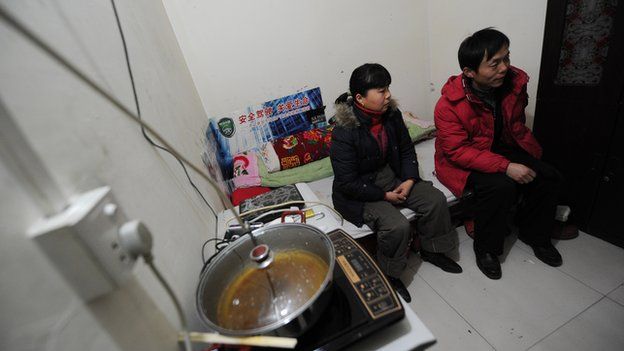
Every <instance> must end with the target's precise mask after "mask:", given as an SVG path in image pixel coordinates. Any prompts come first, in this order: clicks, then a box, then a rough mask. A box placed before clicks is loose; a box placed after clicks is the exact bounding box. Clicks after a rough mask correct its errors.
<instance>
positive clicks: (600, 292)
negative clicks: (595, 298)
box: [555, 267, 619, 297]
mask: <svg viewBox="0 0 624 351" xmlns="http://www.w3.org/2000/svg"><path fill="white" fill-rule="evenodd" d="M555 269H556V270H558V271H559V272H561V273H563V274H565V275H567V276H568V277H570V278H572V279H574V280H576V281H577V282H579V283H581V284H583V285H585V286H586V287H588V288H590V289H591V290H593V291H595V292H597V293H598V294H600V295H602V296H603V297H604V296H607V294H605V293H603V292H602V291H600V290H598V289H596V288H594V287H592V286H591V285H589V284H588V283H585V282H584V281H582V280H581V279H579V278H577V277H575V276H573V275H572V274H570V273H568V272H566V271H564V270H562V269H561V268H560V267H555ZM618 287H619V285H618ZM616 289H617V288H616ZM612 291H613V290H612Z"/></svg>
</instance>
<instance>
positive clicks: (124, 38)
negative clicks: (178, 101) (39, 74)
mask: <svg viewBox="0 0 624 351" xmlns="http://www.w3.org/2000/svg"><path fill="white" fill-rule="evenodd" d="M111 5H112V7H113V12H114V13H115V20H116V21H117V28H119V35H120V36H121V43H122V44H123V49H124V54H125V58H126V66H127V67H128V73H129V75H130V83H131V84H132V93H133V94H134V104H135V105H136V110H137V116H138V117H139V119H141V108H140V105H139V97H138V94H137V92H136V87H135V84H134V75H133V74H132V66H131V65H130V55H129V54H128V47H127V45H126V37H125V35H124V32H123V29H122V27H121V21H120V20H119V14H118V13H117V6H116V5H115V0H111ZM141 132H142V133H143V136H144V137H145V139H146V140H147V141H148V142H149V143H150V144H151V145H152V146H154V147H155V148H158V149H160V150H163V151H165V152H167V153H168V154H170V155H171V156H173V157H174V158H175V159H176V161H178V163H180V166H182V169H183V170H184V174H186V178H187V179H188V181H189V183H190V184H191V186H192V187H193V189H195V191H196V192H197V194H199V196H200V197H201V199H202V200H203V201H204V203H205V204H206V206H208V208H210V210H211V211H212V213H213V214H214V216H215V240H216V238H217V233H218V231H219V219H218V218H219V216H218V215H217V212H216V211H215V210H214V208H213V207H212V206H211V205H210V203H208V201H207V200H206V198H205V197H204V194H202V192H201V191H199V188H197V186H196V185H195V183H194V182H193V180H192V179H191V176H190V175H189V174H188V171H187V170H186V166H185V165H184V163H183V162H182V160H180V159H179V158H178V157H176V156H175V155H174V154H173V153H171V151H169V149H167V148H166V147H163V146H161V145H158V144H157V143H156V142H154V141H153V140H152V139H151V138H150V137H149V135H147V133H146V131H145V127H143V126H141ZM203 255H204V250H203V246H202V259H203Z"/></svg>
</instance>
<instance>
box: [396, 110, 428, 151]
mask: <svg viewBox="0 0 624 351" xmlns="http://www.w3.org/2000/svg"><path fill="white" fill-rule="evenodd" d="M403 121H404V122H405V126H406V127H407V131H408V132H409V136H410V139H412V143H414V144H416V143H418V142H420V141H423V140H427V139H432V138H434V137H435V136H436V128H435V124H434V123H433V121H426V120H423V119H420V118H418V117H416V116H415V115H414V114H412V113H411V112H403Z"/></svg>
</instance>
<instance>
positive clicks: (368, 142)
mask: <svg viewBox="0 0 624 351" xmlns="http://www.w3.org/2000/svg"><path fill="white" fill-rule="evenodd" d="M390 82H391V77H390V73H389V72H388V71H387V70H386V69H385V68H384V67H383V66H381V65H379V64H374V63H372V64H371V63H369V64H365V65H362V66H360V67H358V68H356V69H355V70H354V71H353V73H352V74H351V79H350V81H349V89H350V92H349V93H345V94H343V95H341V96H340V97H339V98H338V99H337V100H336V117H335V122H336V126H335V128H334V130H333V132H332V143H331V149H330V158H331V162H332V167H333V169H334V184H333V191H332V193H333V194H332V199H333V202H334V207H335V208H336V210H337V211H338V212H340V213H341V214H342V215H343V216H344V217H345V219H346V220H348V221H350V222H352V223H353V224H355V225H356V226H358V227H361V226H362V225H363V224H366V225H368V226H369V227H370V228H371V229H372V230H373V231H375V232H376V234H377V243H378V245H377V260H378V263H379V265H380V268H381V269H382V271H383V272H384V273H385V274H386V275H387V276H388V278H389V281H390V282H391V283H392V284H393V286H394V287H395V289H396V290H397V292H399V294H401V296H403V298H404V299H405V300H406V301H408V302H409V300H410V299H411V298H410V296H409V293H408V292H407V289H406V288H405V285H403V283H402V282H401V280H400V279H399V276H400V275H401V273H402V272H403V270H404V269H405V267H406V265H407V251H408V243H409V241H410V224H409V222H408V220H407V219H406V218H405V216H403V215H402V214H401V212H400V211H399V209H398V207H408V208H410V209H411V210H413V211H414V212H416V216H417V229H418V232H419V234H420V239H421V250H420V256H421V258H422V259H423V260H424V261H428V262H431V263H433V264H434V265H436V266H438V267H440V268H442V269H443V270H445V271H447V272H452V273H460V272H461V271H462V269H461V267H460V266H459V265H458V264H457V263H455V262H454V261H453V260H451V259H450V258H448V257H446V255H444V254H443V253H445V252H449V251H451V250H453V249H455V248H456V246H457V234H456V232H455V228H454V227H453V225H452V224H451V221H450V216H449V213H448V208H447V204H446V198H445V197H444V195H443V194H442V192H440V191H439V190H438V189H436V188H434V187H433V186H432V185H431V183H430V182H425V181H422V180H421V179H420V176H419V175H418V161H417V160H416V153H415V151H414V146H413V145H412V142H411V140H410V137H409V134H408V132H407V128H406V127H405V123H404V122H403V118H402V116H401V111H399V110H398V109H397V107H396V104H395V102H394V100H392V99H391V95H390V90H389V86H390Z"/></svg>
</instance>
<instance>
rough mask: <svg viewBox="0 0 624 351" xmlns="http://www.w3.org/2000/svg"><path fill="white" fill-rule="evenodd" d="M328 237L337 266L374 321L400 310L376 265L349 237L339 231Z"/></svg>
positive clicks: (388, 285) (392, 292) (390, 288)
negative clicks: (333, 250) (334, 253)
mask: <svg viewBox="0 0 624 351" xmlns="http://www.w3.org/2000/svg"><path fill="white" fill-rule="evenodd" d="M327 235H328V236H329V238H330V239H331V241H332V243H333V244H334V248H335V250H336V263H338V265H339V266H340V268H341V269H342V271H343V272H344V273H345V275H346V276H347V278H348V279H349V282H350V283H351V285H352V286H353V288H354V289H355V291H356V292H357V294H358V296H359V298H360V300H361V301H362V303H363V304H364V306H366V309H367V310H368V313H369V314H370V316H371V317H372V318H373V319H377V318H380V317H382V316H384V315H386V314H388V313H391V312H394V311H397V310H400V309H402V308H403V307H402V306H401V303H400V302H399V300H398V298H397V296H396V294H395V292H394V290H393V289H392V287H391V286H390V284H389V283H388V281H387V280H386V278H385V277H384V275H383V273H382V272H381V270H380V269H379V267H378V266H377V264H376V263H375V262H374V261H373V259H372V258H371V257H370V256H369V255H368V254H367V253H366V251H365V250H364V249H363V248H362V247H361V246H360V245H358V244H357V243H356V242H355V240H353V238H351V236H349V234H347V233H345V232H344V231H342V230H340V229H338V230H334V231H332V232H330V233H329V234H327Z"/></svg>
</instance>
